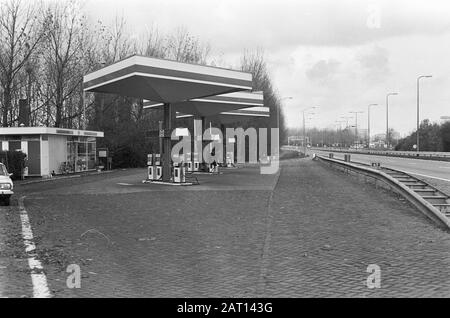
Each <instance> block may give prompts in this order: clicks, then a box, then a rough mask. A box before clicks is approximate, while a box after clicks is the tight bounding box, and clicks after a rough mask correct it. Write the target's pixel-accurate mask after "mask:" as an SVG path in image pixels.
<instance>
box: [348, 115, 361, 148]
mask: <svg viewBox="0 0 450 318" xmlns="http://www.w3.org/2000/svg"><path fill="white" fill-rule="evenodd" d="M350 114H355V120H356V123H355V125H356V126H355V135H356V150H358V144H359V140H358V114H364V112H350Z"/></svg>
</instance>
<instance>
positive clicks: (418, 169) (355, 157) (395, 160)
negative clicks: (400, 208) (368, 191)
mask: <svg viewBox="0 0 450 318" xmlns="http://www.w3.org/2000/svg"><path fill="white" fill-rule="evenodd" d="M331 152H333V151H331V150H316V149H314V150H310V153H316V154H319V155H323V156H328V155H329V154H330V153H331ZM333 153H334V157H335V158H336V159H344V155H345V154H344V153H341V152H333ZM351 160H352V161H354V162H361V163H366V164H370V163H372V162H380V163H381V165H382V166H383V167H386V168H393V169H396V170H401V171H404V172H406V173H409V174H412V175H416V176H419V177H425V178H431V179H435V180H439V181H443V182H446V183H450V162H446V161H434V160H421V159H409V158H399V157H386V156H376V155H365V154H351Z"/></svg>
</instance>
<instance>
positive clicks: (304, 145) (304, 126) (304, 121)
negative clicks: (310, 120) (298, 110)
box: [302, 106, 317, 156]
mask: <svg viewBox="0 0 450 318" xmlns="http://www.w3.org/2000/svg"><path fill="white" fill-rule="evenodd" d="M316 108H317V107H316V106H314V107H308V108H305V109H304V110H302V114H303V151H304V154H305V156H306V148H307V145H306V143H305V139H306V119H305V113H306V112H307V111H308V110H312V109H316Z"/></svg>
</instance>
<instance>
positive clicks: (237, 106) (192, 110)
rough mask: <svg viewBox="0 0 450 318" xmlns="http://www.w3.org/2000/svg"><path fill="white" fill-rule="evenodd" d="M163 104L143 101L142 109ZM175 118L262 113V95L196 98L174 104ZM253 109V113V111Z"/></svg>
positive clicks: (243, 93)
mask: <svg viewBox="0 0 450 318" xmlns="http://www.w3.org/2000/svg"><path fill="white" fill-rule="evenodd" d="M162 105H163V104H161V103H157V102H153V101H145V102H144V108H146V109H151V108H156V107H161V106H162ZM173 107H174V109H175V111H176V112H177V118H184V117H192V116H194V117H210V116H214V115H218V114H222V113H223V114H231V113H233V114H246V113H247V114H250V113H251V112H253V113H254V114H257V113H258V111H256V109H259V111H260V114H262V113H261V111H262V112H263V113H264V109H265V108H264V95H263V93H262V92H236V93H229V94H222V95H218V96H210V97H207V98H196V99H192V100H189V101H183V102H178V103H174V104H173ZM253 109H255V111H254V110H253Z"/></svg>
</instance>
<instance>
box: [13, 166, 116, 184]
mask: <svg viewBox="0 0 450 318" xmlns="http://www.w3.org/2000/svg"><path fill="white" fill-rule="evenodd" d="M116 171H118V170H112V171H104V172H92V173H87V174H77V175H72V176H65V177H55V178H48V179H39V180H32V181H25V182H16V186H22V185H30V184H38V183H46V182H54V181H60V180H69V179H78V178H83V177H90V176H99V175H103V174H109V173H113V172H116Z"/></svg>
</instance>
